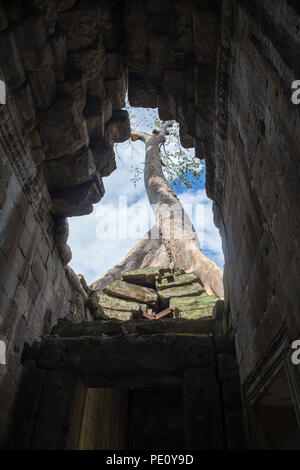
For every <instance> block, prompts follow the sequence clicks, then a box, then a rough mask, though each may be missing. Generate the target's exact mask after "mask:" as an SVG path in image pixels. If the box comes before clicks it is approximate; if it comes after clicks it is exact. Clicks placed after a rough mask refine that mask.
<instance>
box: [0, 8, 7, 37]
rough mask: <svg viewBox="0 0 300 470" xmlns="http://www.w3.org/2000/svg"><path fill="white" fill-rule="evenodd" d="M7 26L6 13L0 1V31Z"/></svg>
mask: <svg viewBox="0 0 300 470" xmlns="http://www.w3.org/2000/svg"><path fill="white" fill-rule="evenodd" d="M7 26H8V18H7V14H6V12H5V10H4V8H3V5H2V2H0V31H2V30H3V29H5V28H7Z"/></svg>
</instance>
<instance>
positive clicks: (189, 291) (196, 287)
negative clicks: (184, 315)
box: [158, 282, 204, 305]
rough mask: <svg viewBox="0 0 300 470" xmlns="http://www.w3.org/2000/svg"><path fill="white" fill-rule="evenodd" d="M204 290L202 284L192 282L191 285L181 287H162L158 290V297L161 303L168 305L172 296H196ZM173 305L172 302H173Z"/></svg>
mask: <svg viewBox="0 0 300 470" xmlns="http://www.w3.org/2000/svg"><path fill="white" fill-rule="evenodd" d="M203 291H204V289H203V287H202V285H201V284H200V283H198V282H194V283H192V284H191V285H187V286H182V287H170V288H169V289H163V290H161V291H159V292H158V295H159V299H160V301H161V302H162V304H163V305H168V304H169V301H170V300H171V298H172V297H189V296H196V295H197V296H198V295H200V294H202V293H203ZM173 305H174V304H173Z"/></svg>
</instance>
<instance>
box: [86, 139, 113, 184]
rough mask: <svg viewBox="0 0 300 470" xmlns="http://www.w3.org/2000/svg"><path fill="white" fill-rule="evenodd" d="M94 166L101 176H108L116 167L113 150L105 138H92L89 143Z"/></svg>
mask: <svg viewBox="0 0 300 470" xmlns="http://www.w3.org/2000/svg"><path fill="white" fill-rule="evenodd" d="M90 148H91V150H92V152H93V155H94V159H95V163H96V167H97V169H98V170H99V172H100V174H101V176H109V175H110V174H111V173H112V172H113V171H114V170H115V169H116V160H115V152H114V149H113V147H112V146H111V145H110V143H109V142H107V141H106V140H105V139H103V138H100V139H94V140H92V141H91V143H90Z"/></svg>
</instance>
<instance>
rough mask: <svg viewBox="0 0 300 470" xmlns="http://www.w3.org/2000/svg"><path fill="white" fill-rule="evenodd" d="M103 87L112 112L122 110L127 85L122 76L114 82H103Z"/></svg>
mask: <svg viewBox="0 0 300 470" xmlns="http://www.w3.org/2000/svg"><path fill="white" fill-rule="evenodd" d="M104 86H105V89H106V91H107V94H108V96H109V97H110V99H111V104H112V108H113V110H115V109H120V108H124V106H125V97H126V93H127V84H126V80H125V77H124V75H123V76H122V77H121V78H118V79H116V80H105V81H104Z"/></svg>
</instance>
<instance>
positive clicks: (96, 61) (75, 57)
mask: <svg viewBox="0 0 300 470" xmlns="http://www.w3.org/2000/svg"><path fill="white" fill-rule="evenodd" d="M103 55H104V53H103V51H102V50H101V49H100V48H99V49H91V50H85V51H77V52H72V53H70V54H69V55H68V61H69V64H70V65H71V66H73V67H74V68H76V69H77V70H79V71H80V72H81V73H82V74H83V75H84V76H85V78H86V79H87V80H93V79H97V77H98V76H99V75H100V74H101V71H102V68H103V62H104V57H103Z"/></svg>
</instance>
